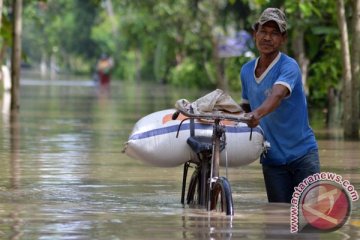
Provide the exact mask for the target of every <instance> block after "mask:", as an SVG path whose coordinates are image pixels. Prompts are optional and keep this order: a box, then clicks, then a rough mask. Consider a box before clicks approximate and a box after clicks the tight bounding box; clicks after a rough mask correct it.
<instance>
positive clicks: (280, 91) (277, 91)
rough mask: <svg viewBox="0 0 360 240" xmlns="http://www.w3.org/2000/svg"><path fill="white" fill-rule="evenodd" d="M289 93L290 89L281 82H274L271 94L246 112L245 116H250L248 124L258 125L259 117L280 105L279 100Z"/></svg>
mask: <svg viewBox="0 0 360 240" xmlns="http://www.w3.org/2000/svg"><path fill="white" fill-rule="evenodd" d="M289 94H290V91H289V89H288V88H287V87H285V86H283V85H281V84H275V85H274V86H273V87H272V91H271V94H270V95H269V96H268V97H267V98H266V99H265V101H264V102H263V103H262V104H261V105H260V106H259V107H258V108H257V109H255V110H254V111H252V112H249V113H247V114H246V116H250V117H251V120H250V122H249V123H248V126H249V127H256V126H257V125H259V123H260V119H261V118H262V117H264V116H266V115H267V114H269V113H271V112H272V111H274V110H275V109H276V108H277V107H278V106H279V105H280V103H281V101H282V100H283V99H284V98H286V97H287V96H289Z"/></svg>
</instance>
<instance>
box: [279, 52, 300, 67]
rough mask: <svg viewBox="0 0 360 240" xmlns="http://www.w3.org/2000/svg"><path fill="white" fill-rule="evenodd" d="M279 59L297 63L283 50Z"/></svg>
mask: <svg viewBox="0 0 360 240" xmlns="http://www.w3.org/2000/svg"><path fill="white" fill-rule="evenodd" d="M281 61H282V62H287V63H292V64H296V65H297V62H296V60H295V59H294V58H293V57H290V56H289V55H287V54H285V53H283V52H282V53H281Z"/></svg>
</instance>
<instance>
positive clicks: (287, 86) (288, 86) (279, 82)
mask: <svg viewBox="0 0 360 240" xmlns="http://www.w3.org/2000/svg"><path fill="white" fill-rule="evenodd" d="M276 84H279V85H283V86H284V87H286V88H287V89H289V96H287V97H290V95H291V92H292V89H291V87H290V84H288V83H287V82H283V81H278V82H275V83H274V85H276Z"/></svg>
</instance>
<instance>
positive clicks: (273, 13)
mask: <svg viewBox="0 0 360 240" xmlns="http://www.w3.org/2000/svg"><path fill="white" fill-rule="evenodd" d="M269 21H274V22H276V23H277V25H278V26H279V29H280V32H282V33H283V32H286V28H287V23H286V17H285V14H284V12H283V11H281V10H280V9H278V8H267V9H265V10H264V12H263V13H262V14H261V16H260V17H259V19H258V21H257V22H256V23H255V24H254V26H253V27H254V29H256V27H257V26H258V25H259V24H260V25H263V24H264V23H266V22H269Z"/></svg>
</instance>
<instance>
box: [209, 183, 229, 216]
mask: <svg viewBox="0 0 360 240" xmlns="http://www.w3.org/2000/svg"><path fill="white" fill-rule="evenodd" d="M210 200H211V202H210V210H215V211H218V212H225V213H226V215H234V204H233V199H232V193H231V187H230V183H229V181H228V180H227V179H226V178H225V177H219V178H218V179H217V180H216V182H215V184H214V186H213V189H212V190H211V199H210Z"/></svg>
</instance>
